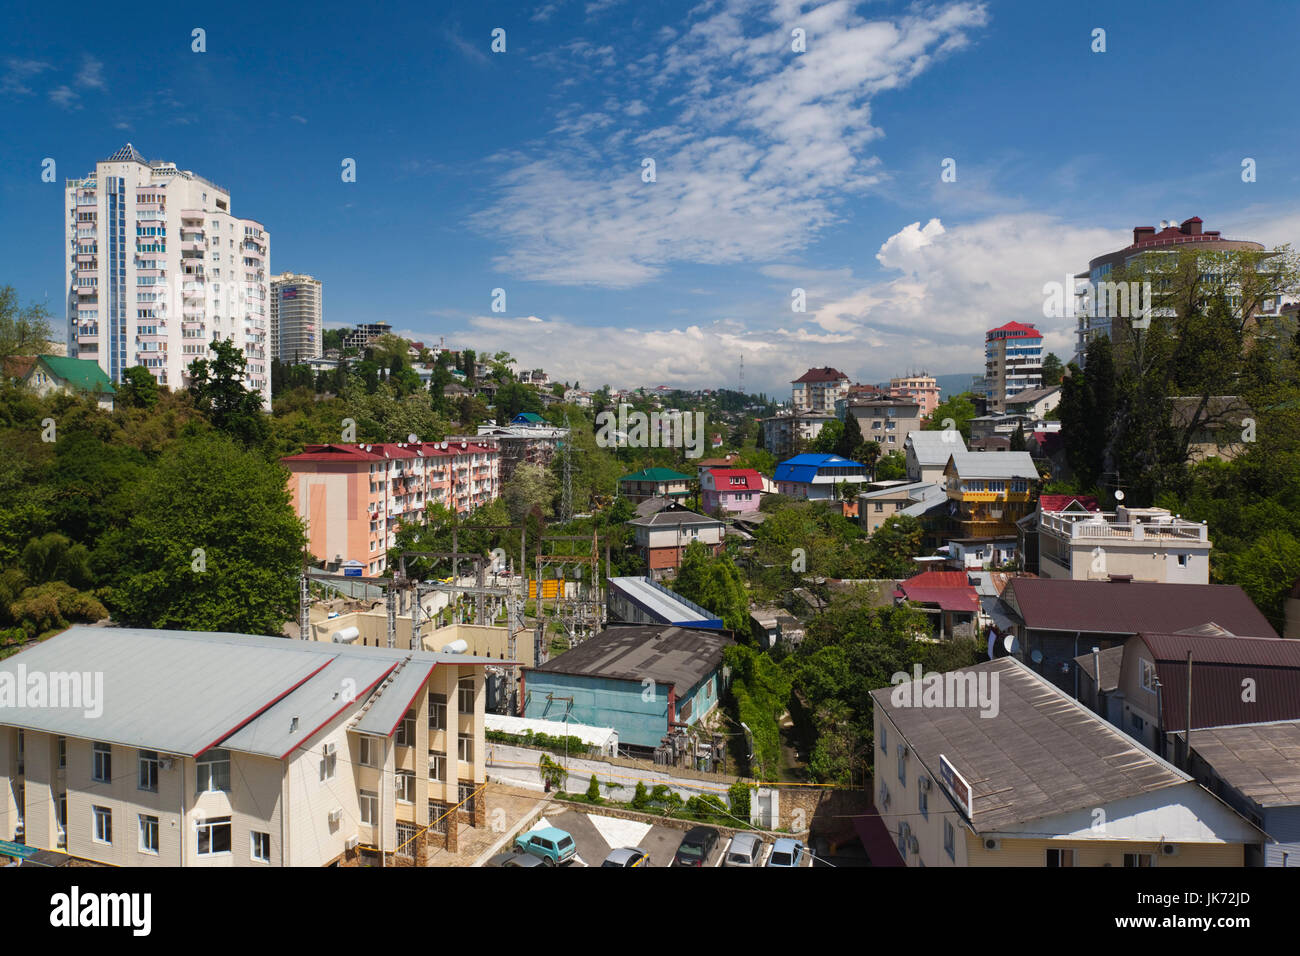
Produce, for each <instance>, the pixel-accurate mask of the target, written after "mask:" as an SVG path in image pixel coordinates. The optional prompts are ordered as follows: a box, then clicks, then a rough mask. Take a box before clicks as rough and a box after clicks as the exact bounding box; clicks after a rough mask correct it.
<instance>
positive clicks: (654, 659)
mask: <svg viewBox="0 0 1300 956" xmlns="http://www.w3.org/2000/svg"><path fill="white" fill-rule="evenodd" d="M731 643H732V640H731V639H730V638H729V637H727V636H726V635H724V634H721V633H719V632H718V631H710V630H702V629H696V628H683V627H663V626H660V625H650V624H647V625H641V624H634V625H626V626H618V627H610V628H607V629H605V630H603V631H601V632H600V633H599V634H597V635H595V636H594V637H591V638H588V639H587V640H585V641H583V642H582V643H581V644H579V645H578V646H577V647H575V648H574V649H573V650H571V651H565V652H564V653H563V654H561V655H560V656H559V657H556V658H553V659H552V660H549V661H547V662H546V663H545V664H542V665H540V666H539V667H537V668H534V669H535V670H537V671H540V672H543V673H547V674H577V675H581V676H585V677H609V678H614V679H617V680H629V681H636V682H637V683H640V682H641V681H643V680H646V679H649V680H653V681H656V682H657V683H660V684H670V685H672V686H674V687H676V688H677V689H678V690H680V691H685V690H686V689H687V688H689V687H693V686H695V684H697V683H699V682H700V681H701V680H703V679H704V678H705V677H706V676H707V675H709V674H711V673H712V672H714V671H715V670H717V669H718V668H719V667H720V666H721V665H722V650H723V648H725V647H726V646H727V645H729V644H731ZM526 681H527V678H526V677H525V682H526Z"/></svg>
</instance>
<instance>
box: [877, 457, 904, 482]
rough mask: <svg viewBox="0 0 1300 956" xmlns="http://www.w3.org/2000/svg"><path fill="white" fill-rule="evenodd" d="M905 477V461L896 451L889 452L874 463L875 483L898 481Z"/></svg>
mask: <svg viewBox="0 0 1300 956" xmlns="http://www.w3.org/2000/svg"><path fill="white" fill-rule="evenodd" d="M906 476H907V459H906V458H904V457H903V456H902V455H901V454H899V453H898V452H896V451H891V452H890V453H889V454H888V455H886V456H885V457H883V458H881V459H880V460H879V461H878V462H877V463H876V468H875V479H874V480H876V481H898V480H900V479H902V478H905V477H906Z"/></svg>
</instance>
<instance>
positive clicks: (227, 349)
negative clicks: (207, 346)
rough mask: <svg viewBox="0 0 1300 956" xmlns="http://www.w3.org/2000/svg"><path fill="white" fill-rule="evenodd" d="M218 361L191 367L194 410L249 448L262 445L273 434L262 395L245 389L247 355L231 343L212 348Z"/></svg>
mask: <svg viewBox="0 0 1300 956" xmlns="http://www.w3.org/2000/svg"><path fill="white" fill-rule="evenodd" d="M211 349H212V351H213V352H214V353H216V354H215V357H214V358H213V359H212V360H211V361H208V360H207V359H205V358H200V359H195V360H194V361H193V362H191V363H190V386H189V392H190V395H191V396H192V397H193V399H194V406H195V407H196V408H197V409H199V411H201V412H203V414H205V415H206V416H207V417H208V421H210V422H212V425H213V427H214V428H216V429H217V430H218V431H222V432H225V433H226V434H227V435H230V436H231V437H232V438H235V439H237V440H239V441H241V442H243V444H244V445H246V446H253V445H260V444H261V443H262V442H264V441H266V439H267V436H268V435H269V434H270V425H269V424H268V423H267V420H266V416H265V415H264V414H263V413H262V394H261V393H260V392H255V391H252V390H250V389H247V388H245V387H244V370H245V368H247V366H248V362H247V361H246V360H245V358H244V353H243V352H242V351H240V349H238V348H236V347H235V345H234V344H233V343H231V342H229V341H224V340H220V339H219V340H217V341H214V342H213V343H212V345H211Z"/></svg>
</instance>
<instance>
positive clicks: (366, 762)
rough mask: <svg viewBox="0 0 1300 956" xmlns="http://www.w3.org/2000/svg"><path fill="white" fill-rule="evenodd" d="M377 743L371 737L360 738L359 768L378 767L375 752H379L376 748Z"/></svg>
mask: <svg viewBox="0 0 1300 956" xmlns="http://www.w3.org/2000/svg"><path fill="white" fill-rule="evenodd" d="M377 743H378V741H377V740H375V738H373V737H362V738H361V740H360V744H361V754H360V757H359V759H360V761H361V766H363V767H374V766H377V765H378V762H379V754H378V753H377V751H378V750H379V748H378V747H377V746H376V744H377Z"/></svg>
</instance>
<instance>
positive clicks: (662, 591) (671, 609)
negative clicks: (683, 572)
mask: <svg viewBox="0 0 1300 956" xmlns="http://www.w3.org/2000/svg"><path fill="white" fill-rule="evenodd" d="M608 583H609V586H610V587H611V588H614V589H616V590H619V591H622V592H623V593H624V594H626V595H627V596H628V598H630V599H631V600H633V601H634V602H636V603H637V604H638V605H639V606H640V607H641V608H642V609H643V610H645V611H647V612H648V613H651V614H654V615H656V616H657V617H658V618H659V619H660V621H662V622H663V623H664V624H686V623H689V622H694V621H700V622H703V621H717V620H718V619H717V618H716V617H715V616H714V615H712V614H710V613H709V612H708V611H706V610H705V609H704V608H702V607H700V606H699V605H698V604H696V603H694V602H693V601H688V600H687V599H686V598H684V597H682V596H681V595H680V594H673V593H672V592H671V591H669V590H667V589H666V588H663V587H660V586H657V585H656V584H655V583H654V582H653V581H651V580H650V579H649V578H634V577H622V578H610V579H609V580H608Z"/></svg>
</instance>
